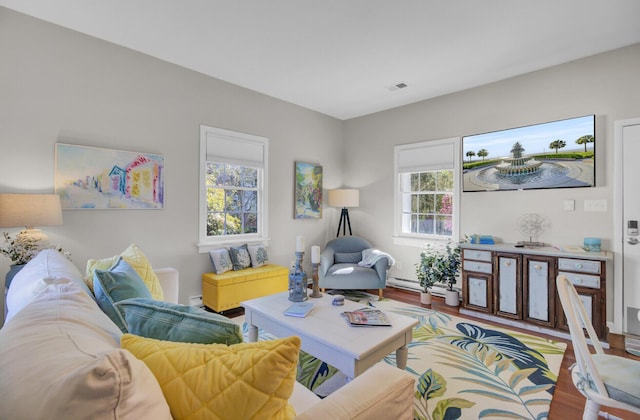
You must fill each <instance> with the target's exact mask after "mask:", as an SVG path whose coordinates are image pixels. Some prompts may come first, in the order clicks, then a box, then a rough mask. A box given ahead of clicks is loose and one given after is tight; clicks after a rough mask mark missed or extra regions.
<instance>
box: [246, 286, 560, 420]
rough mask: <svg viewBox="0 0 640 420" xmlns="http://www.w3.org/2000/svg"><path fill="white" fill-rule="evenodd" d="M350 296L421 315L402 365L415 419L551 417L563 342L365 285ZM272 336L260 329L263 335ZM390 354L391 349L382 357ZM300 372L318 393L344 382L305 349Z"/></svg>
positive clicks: (390, 358)
mask: <svg viewBox="0 0 640 420" xmlns="http://www.w3.org/2000/svg"><path fill="white" fill-rule="evenodd" d="M347 297H348V298H349V299H351V300H360V302H361V303H363V304H366V305H369V306H374V307H377V308H379V309H381V310H383V311H388V312H395V313H399V314H402V315H406V316H409V317H412V318H416V319H418V321H419V323H418V325H417V326H416V327H415V328H414V330H413V341H412V342H411V344H410V345H409V357H408V361H407V367H406V370H407V371H408V372H409V373H411V374H412V375H414V376H415V378H416V388H415V405H414V418H415V419H428V420H436V419H442V420H454V419H490V418H503V419H504V418H511V419H536V420H537V419H546V418H547V417H548V412H549V407H550V406H551V399H552V397H553V391H554V389H555V384H556V381H557V375H558V372H559V371H560V365H561V363H562V358H563V355H564V351H565V349H566V344H564V343H561V342H556V341H552V340H547V339H544V338H540V337H536V336H533V335H530V334H524V333H520V332H516V331H512V330H509V329H506V328H502V327H494V326H490V325H486V324H481V323H479V322H475V321H470V320H468V319H463V318H460V317H457V316H452V315H447V314H444V313H441V312H437V311H434V310H430V309H426V308H421V307H418V306H413V305H409V304H405V303H402V302H398V301H394V300H391V299H382V300H378V299H377V297H375V296H372V295H369V294H365V293H362V292H359V293H348V294H347ZM243 330H244V332H245V334H246V332H247V325H246V323H245V324H244V326H243ZM269 338H272V336H270V335H269V334H268V333H265V332H264V331H260V339H269ZM395 362H396V361H395V352H393V353H391V354H390V355H388V356H387V357H385V359H384V360H383V361H382V362H381V363H389V364H391V365H394V366H395ZM297 380H298V382H300V383H302V384H303V385H305V386H306V387H307V388H309V389H311V390H312V391H314V392H316V393H317V394H319V395H326V393H327V389H329V390H335V389H337V388H339V387H340V386H341V385H344V383H345V381H344V376H343V375H342V373H341V372H339V371H338V370H337V369H335V368H334V367H333V366H330V365H328V364H326V363H325V362H323V361H321V360H319V359H316V358H315V357H313V356H311V355H309V354H306V353H304V352H301V355H300V359H299V365H298V374H297Z"/></svg>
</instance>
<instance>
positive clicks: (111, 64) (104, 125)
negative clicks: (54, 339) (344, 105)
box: [0, 7, 343, 303]
mask: <svg viewBox="0 0 640 420" xmlns="http://www.w3.org/2000/svg"><path fill="white" fill-rule="evenodd" d="M0 57H2V59H1V60H2V64H1V65H0V193H22V192H53V187H54V145H55V143H56V142H58V141H64V142H69V143H74V144H80V145H87V146H97V147H107V148H114V149H122V150H131V151H140V152H150V153H158V154H162V155H164V156H165V164H166V177H165V181H166V189H165V199H166V208H165V209H163V210H68V211H64V212H63V217H64V225H62V226H54V227H46V228H43V229H44V230H45V232H46V233H47V234H49V236H50V237H51V240H52V242H53V243H58V244H60V245H61V246H63V248H65V249H67V250H69V251H71V253H72V260H73V262H74V263H75V264H76V265H77V266H78V267H79V268H80V269H81V270H82V271H84V267H85V265H86V261H87V259H88V258H104V257H109V256H112V255H115V254H117V253H119V252H120V251H122V250H124V249H125V248H126V247H127V246H128V245H129V244H130V243H131V242H135V243H137V244H138V245H139V246H140V247H141V248H142V250H143V251H144V252H145V253H146V254H147V257H148V258H149V259H150V260H151V263H152V264H153V265H154V266H173V267H176V268H178V269H179V271H180V277H181V288H180V301H181V302H183V303H186V302H187V299H188V296H190V295H196V294H201V283H200V278H201V277H200V276H201V274H202V273H203V272H206V271H210V263H209V259H208V255H207V254H199V253H198V250H197V248H196V246H195V243H196V242H197V240H198V231H197V229H198V220H197V218H198V162H199V160H198V153H199V135H200V132H199V130H200V124H207V125H210V126H214V127H221V128H225V129H229V130H235V131H240V132H244V133H249V134H256V135H259V136H264V137H268V138H269V139H270V153H269V156H270V162H269V168H270V174H269V175H270V177H269V192H270V197H269V199H270V202H269V203H270V209H269V228H270V236H271V241H270V243H269V252H270V258H271V260H272V261H273V262H275V263H279V264H284V265H287V266H288V265H289V263H290V261H291V260H293V259H294V254H293V253H294V248H295V235H298V234H301V235H304V236H305V237H306V244H307V248H310V246H311V245H313V244H318V245H320V244H324V243H325V242H326V241H327V240H328V239H329V238H330V237H331V236H332V235H331V234H330V232H331V231H334V226H335V227H337V219H338V214H337V213H336V212H335V209H332V208H326V209H325V214H324V217H323V219H322V220H295V219H294V218H293V186H294V162H295V161H304V162H313V163H318V164H320V165H323V169H324V186H325V188H336V187H339V186H340V185H341V162H340V159H341V154H342V148H343V144H342V141H343V139H342V122H341V121H339V120H336V119H334V118H331V117H327V116H325V115H322V114H319V113H316V112H313V111H309V110H307V109H304V108H301V107H298V106H294V105H292V104H290V103H286V102H283V101H280V100H276V99H274V98H271V97H268V96H264V95H261V94H258V93H255V92H253V91H250V90H247V89H243V88H239V87H237V86H234V85H231V84H229V83H226V82H223V81H220V80H216V79H213V78H210V77H207V76H204V75H202V74H199V73H196V72H193V71H190V70H186V69H184V68H181V67H178V66H175V65H172V64H169V63H166V62H163V61H160V60H157V59H154V58H151V57H149V56H146V55H143V54H140V53H137V52H134V51H131V50H128V49H126V48H122V47H118V46H115V45H113V44H110V43H107V42H103V41H100V40H97V39H95V38H91V37H88V36H85V35H82V34H79V33H76V32H73V31H70V30H67V29H64V28H62V27H59V26H55V25H52V24H49V23H45V22H42V21H39V20H37V19H33V18H31V17H27V16H25V15H22V14H19V13H15V12H13V11H10V10H8V9H5V8H2V7H0ZM221 59H223V58H222V57H221ZM257 64H258V65H259V63H257ZM2 230H5V231H9V232H11V233H13V232H17V231H18V230H19V229H2ZM307 251H308V252H310V250H309V249H307ZM306 260H307V261H306V262H307V263H308V258H307V259H306ZM9 263H10V262H9V260H8V259H7V258H0V273H6V272H7V271H8V269H9ZM1 275H2V276H3V275H4V274H1ZM0 278H2V277H0ZM0 284H4V280H1V281H0ZM1 300H2V299H0V301H1Z"/></svg>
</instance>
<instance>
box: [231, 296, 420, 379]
mask: <svg viewBox="0 0 640 420" xmlns="http://www.w3.org/2000/svg"><path fill="white" fill-rule="evenodd" d="M288 296H289V293H288V292H282V293H277V294H274V295H270V296H265V297H261V298H257V299H252V300H248V301H245V302H242V303H241V305H242V306H243V307H244V310H245V320H246V322H247V323H248V324H249V341H257V340H258V328H262V329H263V330H265V331H267V332H269V333H271V334H273V335H275V336H276V337H279V338H281V337H288V336H291V335H297V336H298V337H300V339H301V342H302V345H301V347H302V350H304V351H305V352H307V353H309V354H311V355H313V356H315V357H317V358H318V359H320V360H322V361H324V362H326V363H328V364H330V365H332V366H334V367H335V368H337V369H340V370H341V371H342V373H344V375H345V376H346V377H347V378H348V379H352V378H355V377H356V376H358V375H360V374H361V373H363V372H364V371H365V370H367V369H368V368H370V367H371V366H373V365H374V364H375V363H377V362H379V361H380V360H382V359H383V358H384V357H385V356H387V355H388V354H389V353H391V352H393V351H395V352H396V365H397V366H398V368H400V369H404V368H405V367H406V365H407V355H408V350H407V345H408V344H409V343H410V342H411V340H412V333H411V331H412V329H413V327H414V326H415V325H416V324H417V323H418V321H417V320H416V319H413V318H410V317H407V316H404V315H399V314H394V313H392V312H386V314H387V316H388V318H389V320H390V321H391V324H392V326H391V327H350V326H349V325H348V324H347V321H345V319H344V318H343V317H342V316H341V315H340V313H341V312H344V311H353V310H356V309H361V308H363V307H364V306H363V305H362V304H359V303H356V302H352V301H350V300H347V299H345V303H344V306H333V305H331V300H332V299H333V297H332V296H331V295H327V294H325V295H324V296H323V297H322V298H317V299H311V298H309V302H313V304H314V306H313V310H312V311H311V313H310V314H309V315H307V316H306V317H305V318H296V317H292V316H286V315H284V313H283V311H284V310H285V309H286V308H288V307H289V306H290V305H292V304H293V302H291V301H289V299H288Z"/></svg>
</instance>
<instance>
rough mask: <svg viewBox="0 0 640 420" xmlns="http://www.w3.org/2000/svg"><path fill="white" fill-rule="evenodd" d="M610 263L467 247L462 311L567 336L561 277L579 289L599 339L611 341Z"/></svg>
mask: <svg viewBox="0 0 640 420" xmlns="http://www.w3.org/2000/svg"><path fill="white" fill-rule="evenodd" d="M610 258H611V257H610V255H609V254H608V253H606V252H595V253H593V252H585V253H568V252H562V251H558V250H557V249H555V248H550V247H545V248H531V249H529V248H516V247H515V246H514V245H513V244H496V245H473V244H462V305H463V308H464V309H465V310H467V311H473V312H478V313H482V314H484V315H485V317H487V316H490V318H493V319H495V320H498V321H499V320H500V319H508V320H512V321H519V322H522V323H523V324H524V325H523V326H524V327H526V326H527V325H531V326H538V327H542V328H547V329H551V330H558V331H563V332H568V328H567V323H566V319H565V316H564V312H563V311H562V306H561V304H560V299H559V297H558V295H557V293H556V277H557V276H558V274H564V275H565V276H567V277H568V278H569V279H570V280H571V281H572V282H573V284H574V286H575V287H576V290H577V291H578V294H579V295H580V297H581V299H582V301H583V303H584V304H585V307H586V309H587V312H588V313H589V315H590V317H591V322H592V324H593V327H594V329H595V330H596V332H597V333H598V336H599V337H600V338H601V339H602V340H606V338H607V325H606V318H607V317H606V263H607V260H609V259H610ZM494 317H495V318H494Z"/></svg>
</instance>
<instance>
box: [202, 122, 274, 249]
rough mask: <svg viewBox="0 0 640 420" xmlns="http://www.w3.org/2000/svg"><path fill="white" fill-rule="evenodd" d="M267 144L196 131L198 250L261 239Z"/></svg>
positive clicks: (260, 139)
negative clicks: (197, 156)
mask: <svg viewBox="0 0 640 420" xmlns="http://www.w3.org/2000/svg"><path fill="white" fill-rule="evenodd" d="M267 152H268V139H266V138H263V137H258V136H253V135H248V134H243V133H237V132H233V131H228V130H222V129H219V128H214V127H207V126H204V125H203V126H201V127H200V168H201V169H200V172H201V173H200V224H199V231H200V233H199V244H198V245H199V247H200V250H201V252H206V251H207V250H208V249H211V248H212V247H214V246H219V245H221V244H222V243H239V242H252V241H253V242H262V241H264V240H266V238H267V212H266V209H267V191H266V187H265V186H266V177H267Z"/></svg>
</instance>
